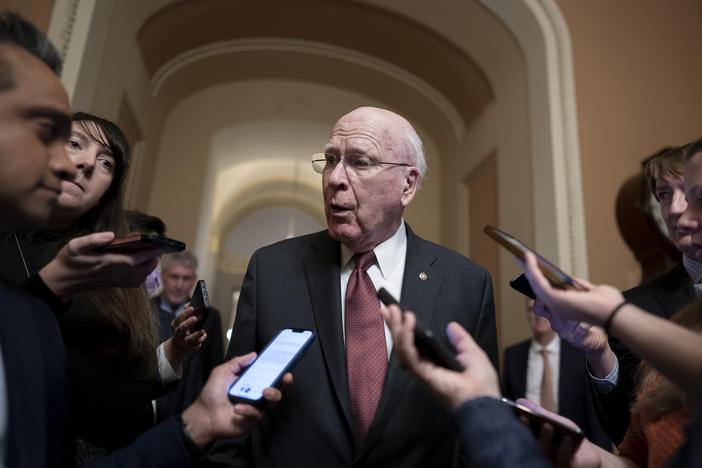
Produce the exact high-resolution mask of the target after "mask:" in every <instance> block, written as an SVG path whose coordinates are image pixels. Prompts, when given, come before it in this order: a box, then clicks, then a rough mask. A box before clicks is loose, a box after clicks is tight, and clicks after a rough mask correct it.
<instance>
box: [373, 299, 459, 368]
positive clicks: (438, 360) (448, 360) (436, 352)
mask: <svg viewBox="0 0 702 468" xmlns="http://www.w3.org/2000/svg"><path fill="white" fill-rule="evenodd" d="M378 298H379V299H380V300H381V301H383V304H385V305H390V304H397V306H398V307H399V308H400V309H402V310H407V308H406V307H405V306H403V305H402V304H400V302H399V301H398V300H397V299H395V298H394V297H393V296H392V294H390V293H389V292H388V290H387V289H385V288H380V290H379V291H378ZM414 345H415V346H416V347H417V349H418V350H419V352H420V353H421V354H422V355H424V356H426V357H427V358H429V359H430V360H432V361H433V362H434V363H435V364H438V365H440V366H442V367H446V368H448V369H451V370H455V371H457V372H462V371H463V365H462V364H461V363H460V362H458V360H456V357H455V356H454V355H453V354H451V353H450V352H449V351H448V350H446V348H444V347H443V346H442V345H441V343H439V340H438V339H437V338H436V336H435V335H434V332H432V331H431V330H430V329H429V328H426V327H423V326H422V325H420V324H419V322H417V323H416V324H415V326H414Z"/></svg>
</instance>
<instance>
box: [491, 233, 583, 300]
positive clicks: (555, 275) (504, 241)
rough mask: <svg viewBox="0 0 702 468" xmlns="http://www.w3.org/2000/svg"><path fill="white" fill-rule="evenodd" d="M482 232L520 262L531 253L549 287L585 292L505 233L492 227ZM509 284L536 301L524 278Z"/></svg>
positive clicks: (551, 264) (539, 256) (559, 270)
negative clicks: (527, 253)
mask: <svg viewBox="0 0 702 468" xmlns="http://www.w3.org/2000/svg"><path fill="white" fill-rule="evenodd" d="M483 231H484V232H485V234H487V235H488V236H489V237H491V238H492V239H493V240H495V241H497V243H498V244H500V245H501V246H502V247H504V248H506V249H507V250H509V251H510V252H512V253H513V254H514V255H515V256H516V257H517V258H519V259H520V260H521V261H524V254H525V253H526V252H531V253H533V254H534V255H535V256H536V259H537V262H538V264H539V269H540V270H541V271H542V272H543V274H544V276H545V277H546V279H548V281H549V283H551V285H552V286H553V287H554V288H558V289H579V290H581V291H585V288H583V287H582V286H581V285H580V284H578V283H576V282H575V281H574V280H573V278H571V277H570V276H569V275H567V274H566V273H565V272H563V270H561V269H560V268H558V267H557V266H556V265H554V264H553V263H551V262H549V261H548V260H546V259H545V258H544V257H542V256H541V255H539V254H538V253H536V252H534V251H533V250H532V249H530V248H529V247H527V246H526V245H524V244H523V243H522V242H521V241H519V240H517V239H516V238H514V237H512V236H510V235H509V234H507V233H506V232H503V231H500V230H499V229H497V228H496V227H493V226H485V228H483ZM525 283H526V284H525ZM509 284H510V286H512V288H514V289H516V290H517V291H519V292H521V293H522V294H524V295H525V296H527V297H530V298H532V299H536V297H535V294H534V291H533V290H532V289H531V285H529V282H528V281H527V280H526V277H525V276H523V275H519V276H517V277H516V278H514V279H513V280H512V281H510V283H509Z"/></svg>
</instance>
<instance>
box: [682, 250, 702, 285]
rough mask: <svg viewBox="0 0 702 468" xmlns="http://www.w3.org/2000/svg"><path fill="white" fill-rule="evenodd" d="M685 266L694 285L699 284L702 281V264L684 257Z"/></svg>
mask: <svg viewBox="0 0 702 468" xmlns="http://www.w3.org/2000/svg"><path fill="white" fill-rule="evenodd" d="M683 266H685V271H687V274H688V275H689V276H690V279H691V280H692V282H693V283H699V282H700V279H702V262H698V261H697V260H695V259H693V258H690V257H688V256H687V255H683Z"/></svg>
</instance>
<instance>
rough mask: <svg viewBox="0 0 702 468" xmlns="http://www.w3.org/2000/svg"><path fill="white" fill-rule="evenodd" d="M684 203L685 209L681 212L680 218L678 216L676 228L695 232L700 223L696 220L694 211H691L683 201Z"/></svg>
mask: <svg viewBox="0 0 702 468" xmlns="http://www.w3.org/2000/svg"><path fill="white" fill-rule="evenodd" d="M685 205H686V209H685V210H683V212H682V214H681V215H680V218H678V222H677V223H676V228H677V229H680V230H684V231H686V232H688V233H694V232H697V231H699V229H700V223H699V221H698V220H697V217H696V216H695V215H694V213H692V210H690V209H689V207H688V206H687V203H685Z"/></svg>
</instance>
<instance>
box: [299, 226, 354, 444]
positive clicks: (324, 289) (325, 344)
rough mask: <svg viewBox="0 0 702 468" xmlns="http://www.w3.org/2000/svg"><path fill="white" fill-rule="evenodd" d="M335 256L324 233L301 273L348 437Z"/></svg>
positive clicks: (334, 246) (334, 248) (331, 242)
mask: <svg viewBox="0 0 702 468" xmlns="http://www.w3.org/2000/svg"><path fill="white" fill-rule="evenodd" d="M339 255H340V248H339V243H338V242H335V241H334V240H332V239H331V238H330V237H329V235H328V234H327V232H326V231H325V232H322V233H320V235H319V236H318V237H317V238H315V241H314V242H313V243H312V244H311V250H310V252H309V254H308V255H306V256H305V258H304V269H305V279H306V281H307V288H308V291H309V294H310V301H311V303H312V313H313V314H314V320H315V323H316V325H317V332H318V333H317V339H318V340H319V346H320V348H321V350H322V356H323V357H324V363H325V365H326V368H327V373H328V374H329V377H330V379H331V381H332V386H333V388H334V392H335V394H336V397H337V400H338V401H339V405H340V406H341V408H342V411H343V413H344V417H345V419H346V423H347V426H348V428H349V434H350V430H351V405H350V402H349V390H348V378H347V373H346V350H345V348H344V337H343V335H342V333H343V327H342V324H341V303H340V300H341V299H340V297H341V290H340V287H339V261H340V260H339Z"/></svg>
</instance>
